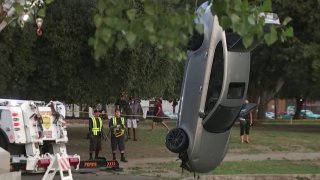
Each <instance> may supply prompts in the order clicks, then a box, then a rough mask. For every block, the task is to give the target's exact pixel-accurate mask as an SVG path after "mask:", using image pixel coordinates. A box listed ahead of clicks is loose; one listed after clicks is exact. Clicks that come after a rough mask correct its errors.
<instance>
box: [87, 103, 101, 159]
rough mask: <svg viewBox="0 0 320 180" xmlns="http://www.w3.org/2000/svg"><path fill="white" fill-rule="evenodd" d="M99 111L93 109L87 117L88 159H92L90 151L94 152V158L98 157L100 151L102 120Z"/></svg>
mask: <svg viewBox="0 0 320 180" xmlns="http://www.w3.org/2000/svg"><path fill="white" fill-rule="evenodd" d="M100 113H101V112H100V111H99V110H97V109H95V110H94V111H93V116H92V117H91V118H90V119H89V135H90V136H89V137H90V146H89V156H90V157H89V159H90V160H92V153H93V152H95V159H98V158H99V152H100V151H101V140H102V130H103V122H102V118H101V117H100Z"/></svg>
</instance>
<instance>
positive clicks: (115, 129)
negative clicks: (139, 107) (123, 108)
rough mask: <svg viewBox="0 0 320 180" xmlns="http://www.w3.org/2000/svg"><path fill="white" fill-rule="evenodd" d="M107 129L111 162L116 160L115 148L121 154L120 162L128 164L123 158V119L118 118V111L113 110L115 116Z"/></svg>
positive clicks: (124, 127)
mask: <svg viewBox="0 0 320 180" xmlns="http://www.w3.org/2000/svg"><path fill="white" fill-rule="evenodd" d="M109 127H110V130H111V150H112V156H113V160H116V159H117V158H116V150H117V148H118V149H119V151H120V154H121V159H120V160H121V161H122V162H128V161H127V160H126V158H125V157H124V149H125V145H124V143H125V129H126V126H125V121H124V117H121V116H120V109H116V110H115V116H114V117H112V118H111V119H110V122H109Z"/></svg>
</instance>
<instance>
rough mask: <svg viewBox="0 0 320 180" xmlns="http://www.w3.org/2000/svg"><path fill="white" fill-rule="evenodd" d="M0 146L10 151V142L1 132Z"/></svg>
mask: <svg viewBox="0 0 320 180" xmlns="http://www.w3.org/2000/svg"><path fill="white" fill-rule="evenodd" d="M0 147H1V148H3V149H5V150H7V151H8V142H7V141H6V139H5V137H3V135H2V134H0Z"/></svg>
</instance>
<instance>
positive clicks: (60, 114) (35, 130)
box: [0, 99, 80, 172]
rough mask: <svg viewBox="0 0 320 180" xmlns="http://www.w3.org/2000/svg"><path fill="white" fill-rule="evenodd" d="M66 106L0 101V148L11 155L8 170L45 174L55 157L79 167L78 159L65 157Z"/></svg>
mask: <svg viewBox="0 0 320 180" xmlns="http://www.w3.org/2000/svg"><path fill="white" fill-rule="evenodd" d="M64 118H65V106H64V104H63V103H61V102H59V101H51V102H50V103H48V104H46V103H45V102H43V101H33V100H14V99H0V147H2V148H3V149H5V150H7V151H8V152H10V154H11V160H10V162H11V167H12V168H13V169H14V170H26V171H27V172H43V171H45V170H46V169H47V168H48V166H49V165H50V162H51V161H52V160H53V158H54V156H55V155H57V154H59V156H61V157H64V158H66V159H68V160H69V164H70V166H73V167H74V168H75V169H78V168H79V164H80V156H79V155H68V154H67V150H66V143H67V142H68V136H67V131H66V124H65V121H64Z"/></svg>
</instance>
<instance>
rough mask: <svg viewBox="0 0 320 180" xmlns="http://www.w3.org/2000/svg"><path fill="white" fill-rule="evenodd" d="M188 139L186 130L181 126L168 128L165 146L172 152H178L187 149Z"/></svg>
mask: <svg viewBox="0 0 320 180" xmlns="http://www.w3.org/2000/svg"><path fill="white" fill-rule="evenodd" d="M188 145H189V140H188V136H187V134H186V132H185V131H184V130H183V129H181V128H174V129H172V130H170V131H169V132H168V134H167V136H166V146H167V148H168V149H169V150H170V151H171V152H174V153H180V152H182V151H184V150H186V149H187V147H188Z"/></svg>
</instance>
